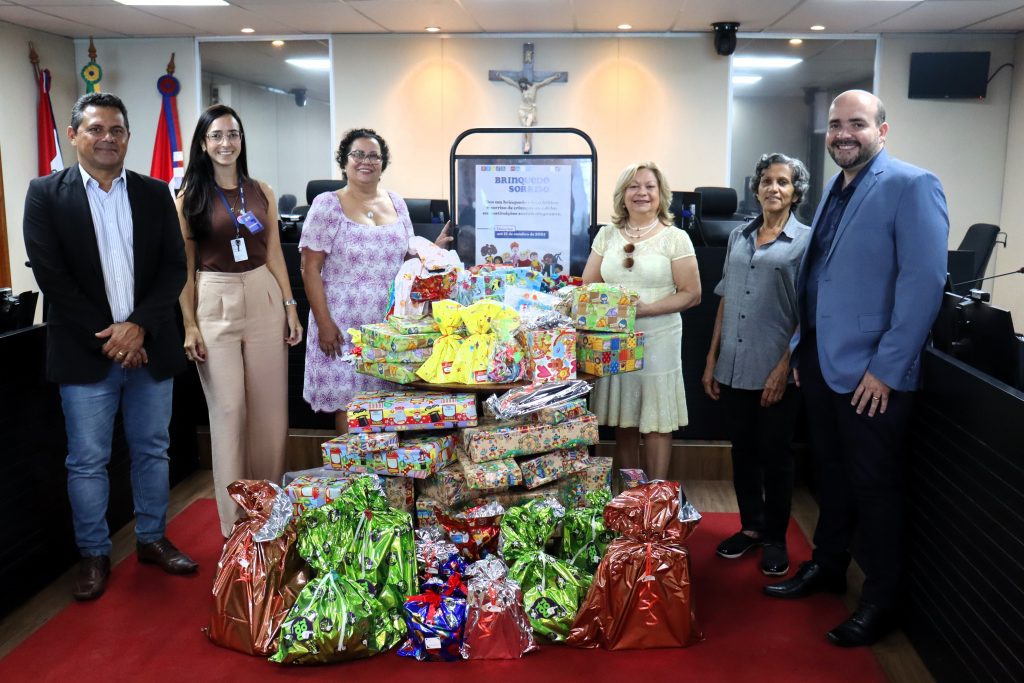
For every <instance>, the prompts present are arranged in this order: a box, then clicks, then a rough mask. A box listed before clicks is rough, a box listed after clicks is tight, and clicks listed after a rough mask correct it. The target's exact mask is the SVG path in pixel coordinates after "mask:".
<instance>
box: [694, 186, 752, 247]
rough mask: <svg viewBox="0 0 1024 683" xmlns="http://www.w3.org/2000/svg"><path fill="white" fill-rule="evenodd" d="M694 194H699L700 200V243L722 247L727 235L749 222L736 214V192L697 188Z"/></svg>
mask: <svg viewBox="0 0 1024 683" xmlns="http://www.w3.org/2000/svg"><path fill="white" fill-rule="evenodd" d="M695 192H699V193H700V198H701V202H700V214H699V220H698V221H697V232H698V233H699V235H700V237H701V241H702V242H703V244H704V245H705V246H708V247H724V246H725V245H726V244H727V243H728V241H729V233H731V232H732V231H733V229H735V228H736V227H737V226H740V225H743V224H744V223H746V222H747V221H749V220H750V218H749V217H748V216H746V215H744V214H740V213H736V207H737V198H736V190H734V189H732V188H731V187H698V188H696V190H695Z"/></svg>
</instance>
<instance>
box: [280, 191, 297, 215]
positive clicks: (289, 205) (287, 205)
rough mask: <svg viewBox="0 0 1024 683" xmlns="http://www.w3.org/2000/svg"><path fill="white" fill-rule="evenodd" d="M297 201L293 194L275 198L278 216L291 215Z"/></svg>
mask: <svg viewBox="0 0 1024 683" xmlns="http://www.w3.org/2000/svg"><path fill="white" fill-rule="evenodd" d="M298 203H299V200H298V199H296V198H295V195H293V194H283V195H281V196H280V197H278V198H277V213H278V214H280V215H284V214H288V213H291V212H292V210H293V209H294V208H295V205H296V204H298Z"/></svg>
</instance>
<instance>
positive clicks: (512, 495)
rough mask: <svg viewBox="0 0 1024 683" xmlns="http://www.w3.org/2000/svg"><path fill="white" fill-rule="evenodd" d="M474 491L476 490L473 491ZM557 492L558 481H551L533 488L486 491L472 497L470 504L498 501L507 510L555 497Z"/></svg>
mask: <svg viewBox="0 0 1024 683" xmlns="http://www.w3.org/2000/svg"><path fill="white" fill-rule="evenodd" d="M474 493H477V492H476V491H474ZM558 494H559V489H558V482H553V483H550V484H545V485H543V486H539V487H537V488H534V489H526V490H523V489H520V488H518V487H517V488H514V489H509V490H507V491H498V492H495V493H486V494H483V495H481V496H479V497H477V498H474V499H473V503H472V504H473V505H481V504H483V503H500V504H501V505H502V506H503V507H504V508H505V509H506V510H508V509H509V508H514V507H519V506H521V505H526V504H527V503H529V502H530V501H531V500H539V499H544V498H557V497H558ZM559 502H561V501H559Z"/></svg>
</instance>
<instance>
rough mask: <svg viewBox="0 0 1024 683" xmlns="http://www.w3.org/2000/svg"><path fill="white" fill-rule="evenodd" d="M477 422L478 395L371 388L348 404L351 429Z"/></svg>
mask: <svg viewBox="0 0 1024 683" xmlns="http://www.w3.org/2000/svg"><path fill="white" fill-rule="evenodd" d="M475 425H476V397H475V396H474V395H473V394H448V393H443V392H439V391H368V392H362V393H359V394H356V395H355V396H353V397H352V400H351V401H350V402H349V404H348V428H349V431H350V432H381V431H387V432H401V431H406V430H413V429H454V428H456V427H472V426H475Z"/></svg>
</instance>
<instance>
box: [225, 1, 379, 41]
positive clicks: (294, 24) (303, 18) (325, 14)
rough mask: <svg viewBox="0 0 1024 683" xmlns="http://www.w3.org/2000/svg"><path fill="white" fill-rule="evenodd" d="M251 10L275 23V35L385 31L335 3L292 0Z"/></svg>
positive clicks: (344, 6)
mask: <svg viewBox="0 0 1024 683" xmlns="http://www.w3.org/2000/svg"><path fill="white" fill-rule="evenodd" d="M250 4H251V3H250ZM357 5H358V3H357ZM252 9H253V12H254V13H255V12H258V15H259V16H260V17H262V18H264V19H269V20H270V21H271V22H274V23H276V24H277V29H276V31H277V33H279V34H285V33H288V32H292V33H380V32H382V31H386V30H387V29H385V28H384V27H383V26H381V25H380V24H378V23H376V22H375V21H372V20H371V19H368V18H367V17H366V16H364V15H363V14H361V13H360V12H357V11H356V10H354V9H352V8H351V7H349V6H348V5H345V4H343V3H340V2H338V0H328V1H327V2H324V0H296V1H295V2H289V3H287V4H285V3H283V2H280V1H279V0H276V1H274V2H272V3H265V4H263V5H261V6H256V5H253V8H252ZM253 28H255V27H253ZM236 31H237V29H236ZM267 35H270V34H267Z"/></svg>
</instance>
